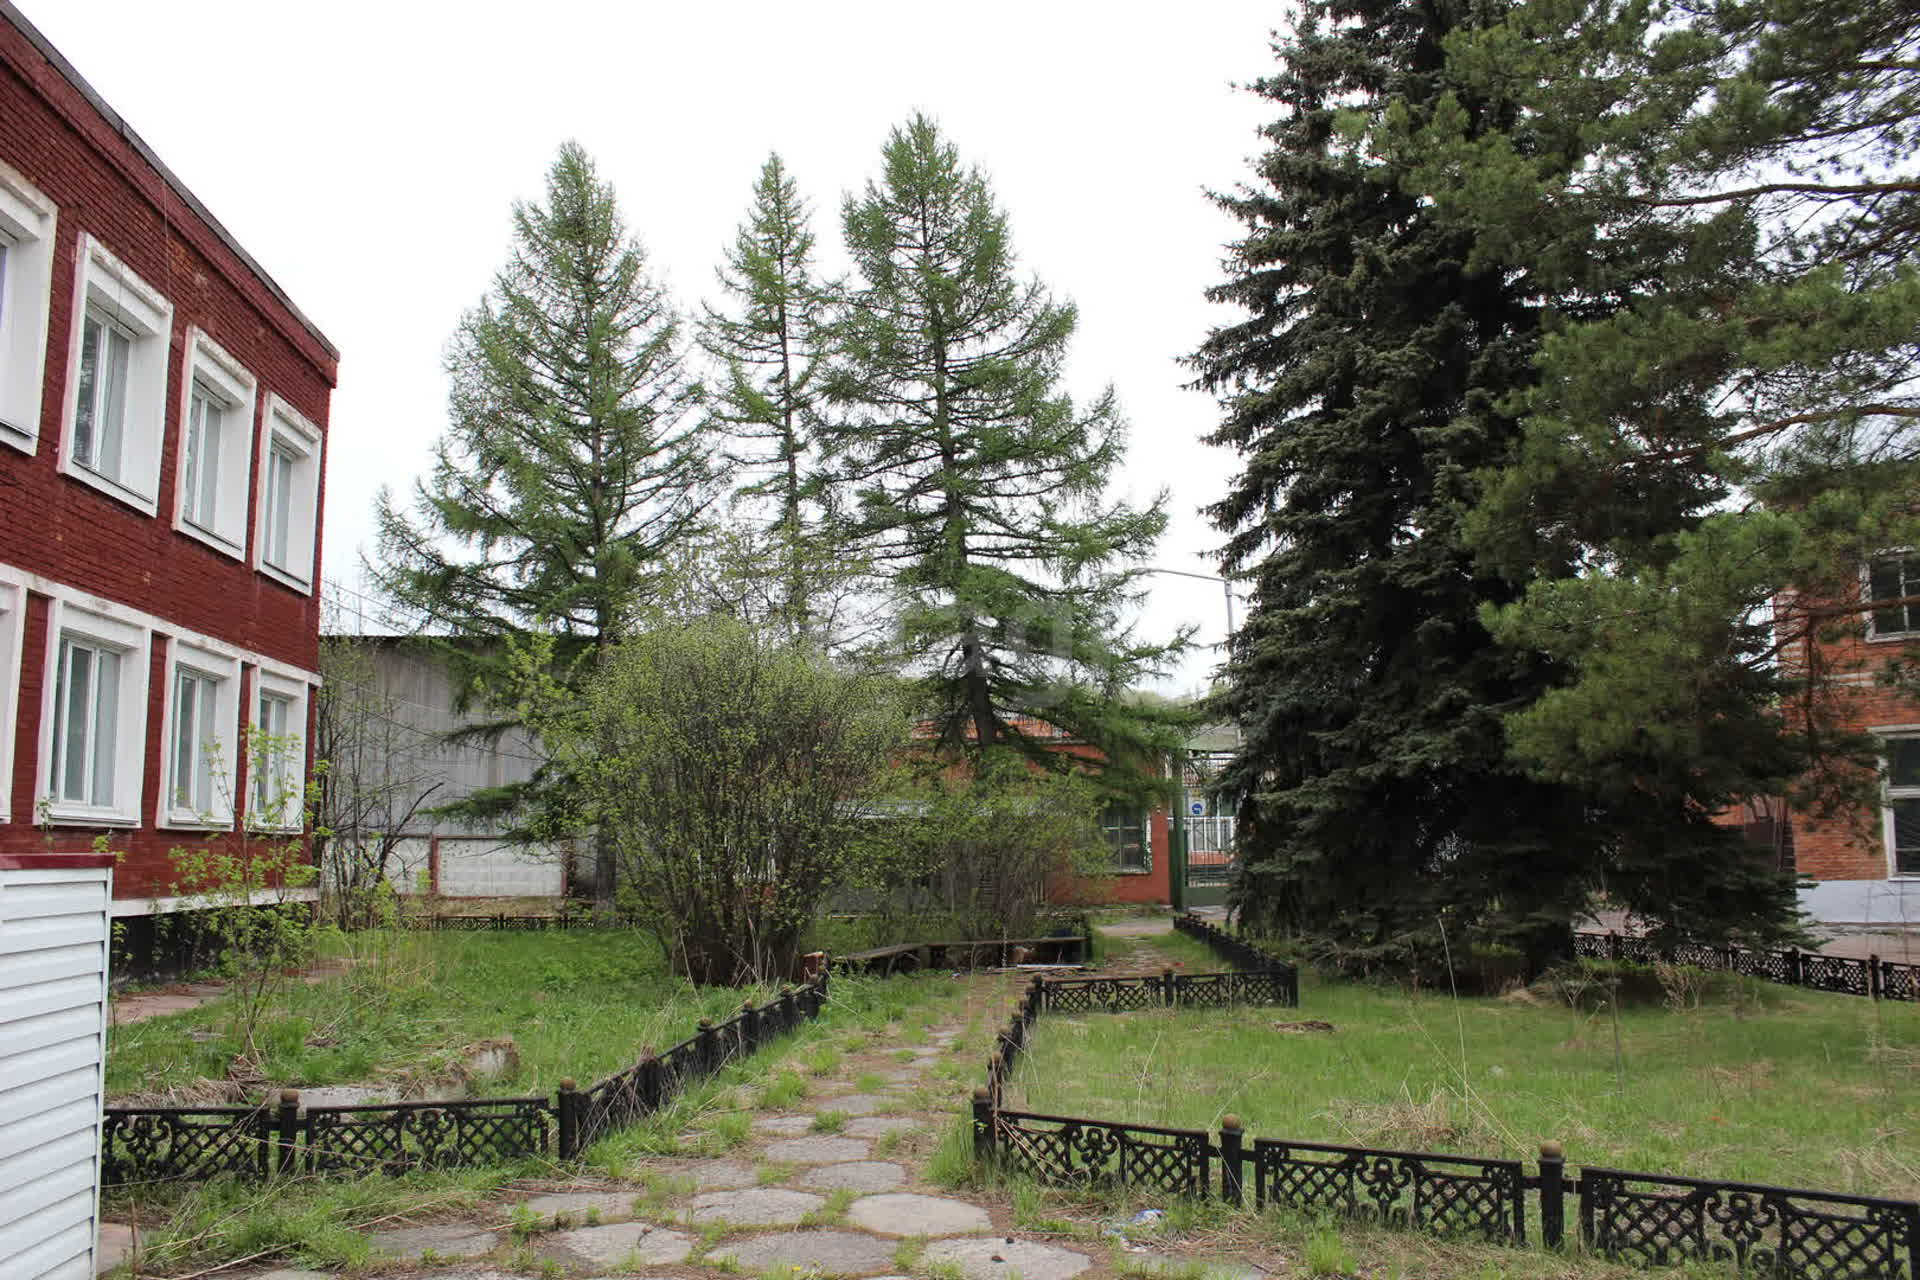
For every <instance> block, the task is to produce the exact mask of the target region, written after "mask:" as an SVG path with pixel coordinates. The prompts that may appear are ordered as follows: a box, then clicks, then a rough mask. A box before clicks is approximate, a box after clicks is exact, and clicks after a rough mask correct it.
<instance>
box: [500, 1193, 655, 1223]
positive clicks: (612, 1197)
mask: <svg viewBox="0 0 1920 1280" xmlns="http://www.w3.org/2000/svg"><path fill="white" fill-rule="evenodd" d="M638 1194H639V1192H638V1191H637V1190H636V1191H559V1192H554V1193H553V1194H551V1195H544V1196H534V1197H532V1198H531V1199H527V1200H521V1201H518V1202H517V1203H516V1204H512V1205H501V1206H500V1212H501V1213H502V1214H503V1215H511V1214H512V1213H513V1211H514V1209H515V1208H516V1207H519V1208H524V1209H526V1210H527V1212H529V1213H537V1214H539V1215H540V1216H541V1217H542V1218H549V1217H552V1216H553V1215H554V1214H558V1213H564V1214H567V1215H569V1216H571V1217H572V1218H573V1220H574V1221H575V1222H576V1223H578V1222H580V1221H581V1220H582V1219H584V1218H585V1217H586V1216H587V1211H588V1210H590V1209H597V1210H599V1211H600V1217H601V1218H602V1219H604V1220H606V1221H609V1222H624V1221H626V1220H627V1219H628V1218H631V1217H632V1216H633V1198H634V1197H635V1196H636V1195H638Z"/></svg>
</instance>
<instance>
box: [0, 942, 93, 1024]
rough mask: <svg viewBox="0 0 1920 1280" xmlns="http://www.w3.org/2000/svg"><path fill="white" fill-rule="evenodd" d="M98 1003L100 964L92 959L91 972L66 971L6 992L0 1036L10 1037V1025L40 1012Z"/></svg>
mask: <svg viewBox="0 0 1920 1280" xmlns="http://www.w3.org/2000/svg"><path fill="white" fill-rule="evenodd" d="M98 1003H100V966H99V963H98V962H97V961H96V962H95V963H94V965H93V972H91V973H87V972H81V973H78V974H69V975H68V976H66V977H62V978H56V979H53V980H51V981H46V982H38V983H35V984H34V985H33V986H31V987H20V988H17V989H15V990H13V991H9V992H8V993H7V1003H6V1013H5V1015H4V1020H0V1036H5V1037H7V1038H8V1039H11V1038H12V1036H11V1031H12V1028H13V1025H14V1024H15V1023H17V1022H23V1021H25V1020H26V1019H28V1018H37V1017H39V1016H40V1015H41V1014H43V1013H58V1012H59V1011H61V1010H62V1009H79V1008H83V1007H85V1008H92V1007H93V1006H94V1005H96V1004H98Z"/></svg>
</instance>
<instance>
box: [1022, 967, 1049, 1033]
mask: <svg viewBox="0 0 1920 1280" xmlns="http://www.w3.org/2000/svg"><path fill="white" fill-rule="evenodd" d="M1027 991H1028V993H1029V995H1030V997H1031V999H1030V1000H1029V1005H1030V1006H1031V1009H1032V1012H1031V1014H1030V1015H1029V1016H1028V1019H1027V1020H1028V1021H1029V1022H1031V1021H1032V1020H1033V1019H1034V1018H1037V1017H1039V1016H1040V1011H1041V1010H1042V1009H1044V1008H1046V1007H1047V983H1046V979H1044V978H1042V977H1041V976H1040V975H1039V974H1037V973H1036V974H1034V975H1033V981H1032V982H1029V983H1028V984H1027Z"/></svg>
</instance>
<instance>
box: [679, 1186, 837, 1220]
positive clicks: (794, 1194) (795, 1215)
mask: <svg viewBox="0 0 1920 1280" xmlns="http://www.w3.org/2000/svg"><path fill="white" fill-rule="evenodd" d="M826 1203H827V1202H826V1199H825V1198H824V1197H822V1196H816V1195H810V1194H809V1193H807V1192H805V1191H789V1190H787V1189H786V1188H785V1187H754V1188H751V1189H750V1190H746V1191H709V1192H707V1193H706V1194H705V1195H698V1196H695V1197H694V1198H693V1207H692V1208H691V1209H689V1210H688V1211H687V1215H686V1216H687V1220H688V1221H689V1222H732V1223H738V1224H739V1225H741V1226H743V1227H786V1226H792V1225H793V1224H794V1223H796V1222H799V1221H800V1219H802V1218H804V1217H806V1216H807V1215H808V1214H809V1213H812V1212H814V1211H815V1210H817V1209H821V1208H824V1207H825V1206H826Z"/></svg>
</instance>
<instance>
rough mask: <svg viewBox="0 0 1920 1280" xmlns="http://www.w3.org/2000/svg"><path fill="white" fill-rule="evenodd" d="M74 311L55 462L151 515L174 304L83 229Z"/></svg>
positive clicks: (157, 476) (156, 506)
mask: <svg viewBox="0 0 1920 1280" xmlns="http://www.w3.org/2000/svg"><path fill="white" fill-rule="evenodd" d="M74 314H75V322H74V335H73V357H72V361H71V364H72V369H71V372H70V373H69V375H68V386H67V432H66V439H65V441H64V442H63V444H62V446H61V451H60V468H61V470H62V471H64V472H66V473H67V474H68V475H70V476H73V477H74V478H75V479H78V480H82V481H84V482H86V483H87V484H90V485H92V486H94V487H95V488H96V489H101V490H104V491H105V492H107V493H110V494H112V495H113V496H114V497H116V498H119V499H120V500H121V501H123V502H126V503H129V504H131V505H132V506H135V507H137V508H139V509H140V510H141V511H144V512H145V513H146V514H148V515H153V514H155V513H156V512H157V511H158V509H159V495H160V442H161V439H162V437H163V436H164V435H165V432H166V418H167V413H166V395H167V352H168V350H169V348H170V346H171V345H172V341H173V305H172V304H171V303H169V302H168V301H167V300H166V299H165V298H163V297H161V296H160V294H159V293H157V292H155V290H154V289H153V288H152V287H151V286H150V285H148V284H147V283H146V282H145V281H143V280H141V279H140V277H138V276H136V275H135V274H134V273H133V272H132V271H131V270H129V269H128V268H127V267H126V266H125V265H124V264H123V263H121V262H120V260H119V259H118V258H115V257H114V256H113V255H112V254H111V253H109V252H107V250H106V249H105V247H103V246H102V245H101V244H100V243H99V242H98V241H97V240H95V239H94V238H93V237H91V236H84V235H83V236H82V237H81V238H80V279H79V288H78V291H77V294H76V297H75V306H74Z"/></svg>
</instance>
